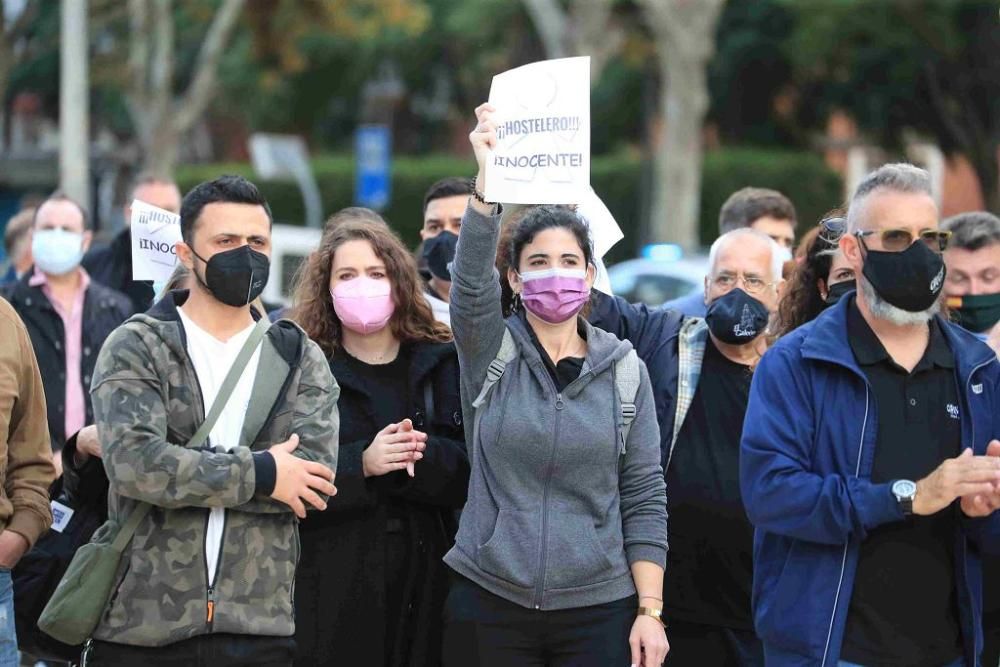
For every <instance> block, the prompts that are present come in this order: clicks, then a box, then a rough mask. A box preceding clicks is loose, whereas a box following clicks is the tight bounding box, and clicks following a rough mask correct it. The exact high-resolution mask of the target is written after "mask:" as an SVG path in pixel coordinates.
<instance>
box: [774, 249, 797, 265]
mask: <svg viewBox="0 0 1000 667" xmlns="http://www.w3.org/2000/svg"><path fill="white" fill-rule="evenodd" d="M793 258H794V256H793V255H792V249H791V248H786V247H785V246H783V245H779V246H778V259H780V260H781V263H782V264H784V263H785V262H790V261H792V259H793Z"/></svg>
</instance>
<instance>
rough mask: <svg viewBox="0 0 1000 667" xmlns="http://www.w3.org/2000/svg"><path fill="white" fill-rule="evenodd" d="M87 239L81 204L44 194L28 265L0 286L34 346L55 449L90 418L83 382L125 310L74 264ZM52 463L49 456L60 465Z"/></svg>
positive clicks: (117, 296) (71, 440)
mask: <svg viewBox="0 0 1000 667" xmlns="http://www.w3.org/2000/svg"><path fill="white" fill-rule="evenodd" d="M90 240H91V232H90V222H89V219H88V216H87V212H86V211H85V210H84V209H83V207H82V206H80V205H79V204H78V203H77V202H75V201H73V200H72V199H70V198H69V197H67V196H65V195H63V194H60V193H56V194H54V195H52V196H51V197H49V198H48V199H47V200H45V201H44V202H43V203H42V204H41V206H39V207H38V209H37V211H36V212H35V220H34V224H33V230H32V242H31V245H32V248H31V249H32V255H33V257H34V262H35V264H34V267H33V268H32V269H31V270H30V271H28V272H27V273H26V274H25V275H24V276H23V277H22V278H21V280H20V281H18V282H17V283H15V284H13V285H11V286H10V287H9V288H8V289H7V290H6V294H5V296H7V298H8V300H9V301H10V302H11V305H13V306H14V309H15V310H17V312H18V314H19V315H20V316H21V319H22V320H24V323H25V326H26V327H27V329H28V334H29V336H30V338H31V342H32V345H33V346H34V348H35V356H36V357H37V358H38V365H39V369H40V371H41V375H42V384H43V386H44V387H45V399H46V404H47V406H48V422H49V433H50V437H51V440H52V448H53V451H55V452H59V451H61V450H62V449H63V448H64V447H65V446H67V444H69V445H71V446H74V447H75V444H76V443H75V438H76V434H77V433H78V432H79V431H80V429H82V428H83V427H84V426H86V425H87V424H91V423H92V422H93V415H92V412H91V405H90V392H89V390H90V376H91V374H92V373H93V369H94V362H95V361H96V359H97V353H98V352H99V351H100V349H101V346H102V345H103V344H104V339H105V338H107V336H108V334H110V333H111V332H112V331H113V330H114V329H115V328H116V327H117V326H118V325H119V324H121V323H122V322H124V321H125V319H127V318H128V316H129V315H130V313H131V304H130V302H129V300H128V299H127V298H126V297H125V296H124V295H123V294H121V293H119V292H116V291H114V290H112V289H110V288H107V287H104V286H103V285H100V284H98V283H96V282H94V281H91V280H90V276H89V275H88V274H87V272H86V271H85V270H84V269H83V268H82V267H81V266H80V260H81V259H82V258H83V254H84V253H85V252H86V250H87V248H88V247H89V246H90ZM81 444H82V443H81ZM59 463H60V457H56V465H57V469H59V470H60V471H61V466H60V465H59Z"/></svg>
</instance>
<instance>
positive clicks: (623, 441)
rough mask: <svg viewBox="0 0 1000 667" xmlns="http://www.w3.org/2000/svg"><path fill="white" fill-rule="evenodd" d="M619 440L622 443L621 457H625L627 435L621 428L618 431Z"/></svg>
mask: <svg viewBox="0 0 1000 667" xmlns="http://www.w3.org/2000/svg"><path fill="white" fill-rule="evenodd" d="M618 440H619V441H620V442H621V443H622V446H621V455H622V456H625V434H624V433H622V431H621V428H619V429H618Z"/></svg>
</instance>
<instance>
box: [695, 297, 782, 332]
mask: <svg viewBox="0 0 1000 667" xmlns="http://www.w3.org/2000/svg"><path fill="white" fill-rule="evenodd" d="M769 320H770V313H768V312H767V307H766V306H765V305H764V304H762V303H761V302H760V301H758V300H757V299H755V298H753V297H752V296H750V295H749V294H747V293H746V292H744V291H743V290H742V289H740V288H739V287H737V288H735V289H733V290H732V291H731V292H729V293H727V294H724V295H722V296H720V297H719V298H718V299H716V300H715V301H713V302H712V303H710V304H709V305H708V311H707V312H706V313H705V322H706V323H707V324H708V330H709V331H711V332H712V335H713V336H715V337H716V338H718V339H719V340H720V341H722V342H723V343H728V344H729V345H744V344H746V343H749V342H750V341H752V340H753V339H755V338H757V337H758V336H760V335H761V334H762V333H764V330H765V329H767V323H768V321H769Z"/></svg>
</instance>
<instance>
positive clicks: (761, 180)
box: [178, 149, 843, 261]
mask: <svg viewBox="0 0 1000 667" xmlns="http://www.w3.org/2000/svg"><path fill="white" fill-rule="evenodd" d="M313 168H314V170H315V173H316V178H317V180H318V181H319V186H320V192H321V193H322V197H323V210H324V212H325V213H326V214H327V215H329V214H331V213H333V212H335V211H337V210H339V209H341V208H343V207H345V206H350V205H351V204H352V203H353V197H354V160H353V158H352V157H351V156H349V155H328V156H320V157H317V158H316V159H315V160H313ZM474 169H475V164H474V163H473V162H472V161H471V159H460V158H454V157H449V156H441V155H431V156H426V157H397V158H395V159H394V160H393V166H392V202H391V203H390V205H389V207H388V208H387V209H386V210H385V211H383V215H384V216H385V218H386V219H387V220H388V221H389V223H390V224H391V225H392V226H393V227H394V228H395V229H396V230H398V232H399V233H400V235H402V237H403V239H404V240H405V241H406V242H407V243H408V244H410V245H413V246H415V245H416V244H417V242H418V240H419V236H418V232H419V230H420V227H421V225H422V215H421V204H422V201H423V197H424V192H425V191H426V189H427V187H428V186H429V185H430V184H431V183H433V182H434V181H436V180H438V179H439V178H444V177H446V176H455V175H459V176H461V175H465V174H472V173H473V171H474ZM223 173H234V174H242V175H244V176H247V177H248V178H252V176H253V174H252V169H251V167H250V165H249V164H246V163H224V164H206V165H189V166H185V167H182V168H181V169H179V170H178V181H179V183H180V185H181V189H182V190H183V191H187V189H188V188H190V187H192V186H193V185H195V184H197V183H199V182H201V181H203V180H207V179H211V178H214V177H215V176H218V175H219V174H223ZM648 180H649V172H648V167H647V165H646V164H645V163H643V161H642V160H640V159H639V158H638V157H636V156H633V155H625V154H619V155H605V156H595V157H594V158H593V160H592V161H591V182H592V184H593V186H594V189H595V190H596V191H597V192H598V193H599V194H600V195H601V197H602V198H603V199H604V201H605V203H606V204H607V205H608V208H609V209H611V212H612V213H613V214H614V215H615V218H616V219H617V220H618V223H619V224H620V225H621V227H622V229H623V230H624V231H625V240H623V241H622V242H621V243H619V244H618V245H617V246H616V247H615V248H614V249H613V250H612V252H611V256H610V257H609V259H610V260H611V261H620V260H623V259H627V258H629V257H632V256H634V255H635V253H636V251H637V250H638V248H639V247H640V246H641V245H642V243H643V239H644V236H645V235H644V230H645V225H643V224H642V215H643V206H642V188H643V184H644V183H648ZM259 185H260V187H261V190H262V191H263V193H264V195H265V196H266V197H267V199H268V201H269V202H270V204H271V208H272V209H273V211H274V216H275V219H276V220H277V221H278V222H282V223H285V224H302V219H303V215H304V207H303V204H302V197H301V195H300V193H299V191H298V188H297V187H296V186H295V184H294V183H282V182H260V183H259ZM747 185H753V186H757V187H769V188H774V189H777V190H780V191H781V192H784V193H785V194H786V195H788V196H789V197H790V198H791V199H792V201H793V202H795V205H796V207H797V208H798V212H799V220H800V224H799V230H800V232H801V231H803V230H805V229H807V228H808V226H810V225H812V224H814V223H815V222H816V221H818V220H819V218H820V216H821V215H822V214H823V213H825V212H826V211H827V210H829V209H831V208H833V207H834V206H837V205H838V204H839V203H840V202H841V200H842V199H843V186H842V184H841V180H840V178H839V177H838V176H837V175H836V174H835V173H833V172H832V171H830V170H829V169H828V168H827V167H826V165H825V164H824V163H823V161H822V159H821V158H820V157H818V156H816V155H814V154H812V153H801V152H793V151H774V150H760V149H724V150H717V151H713V152H711V153H709V154H707V155H706V156H705V167H704V179H703V182H702V198H701V202H702V203H701V210H702V213H701V220H700V230H701V241H702V243H704V244H709V243H711V241H712V240H713V239H714V238H715V236H716V234H717V225H718V213H719V208H720V207H721V206H722V203H723V202H724V201H725V199H726V197H728V196H729V195H730V194H731V193H732V192H733V191H734V190H737V189H739V188H741V187H744V186H747ZM647 187H648V186H647Z"/></svg>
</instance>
